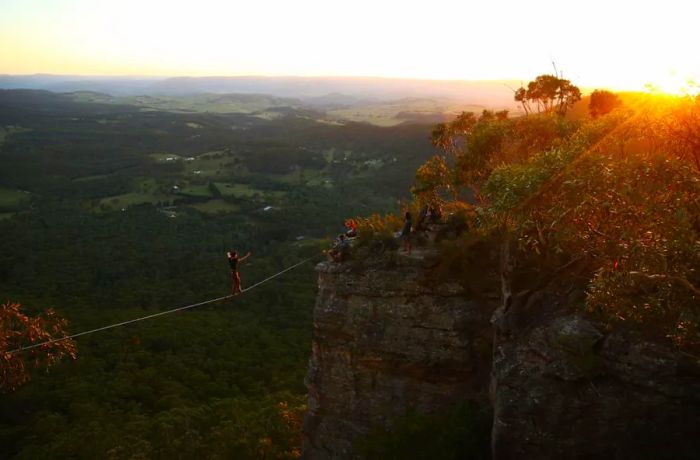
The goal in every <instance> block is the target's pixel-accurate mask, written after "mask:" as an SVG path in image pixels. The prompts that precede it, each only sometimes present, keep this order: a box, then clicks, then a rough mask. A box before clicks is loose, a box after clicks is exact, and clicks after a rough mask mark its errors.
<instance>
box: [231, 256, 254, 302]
mask: <svg viewBox="0 0 700 460" xmlns="http://www.w3.org/2000/svg"><path fill="white" fill-rule="evenodd" d="M226 255H227V256H228V264H229V266H230V267H231V295H236V294H240V293H241V292H243V291H242V290H241V275H240V274H239V273H238V264H239V263H241V262H243V261H244V260H246V259H247V258H248V257H250V251H248V254H246V255H245V256H243V257H238V252H237V251H229V252H227V253H226Z"/></svg>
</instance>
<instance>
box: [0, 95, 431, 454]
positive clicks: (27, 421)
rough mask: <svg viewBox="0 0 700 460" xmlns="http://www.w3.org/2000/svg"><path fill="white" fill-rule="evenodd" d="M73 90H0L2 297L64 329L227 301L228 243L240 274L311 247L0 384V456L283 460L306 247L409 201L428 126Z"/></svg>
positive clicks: (290, 442)
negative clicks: (149, 102) (15, 382)
mask: <svg viewBox="0 0 700 460" xmlns="http://www.w3.org/2000/svg"><path fill="white" fill-rule="evenodd" d="M83 96H84V95H80V94H78V95H76V94H57V93H50V92H46V91H28V90H12V91H10V90H6V91H0V162H1V164H2V167H0V235H2V238H0V259H1V260H0V298H2V301H3V302H8V303H19V304H21V308H22V310H23V311H24V312H25V313H27V314H29V315H39V314H41V312H43V311H45V310H46V309H47V308H53V309H55V310H56V312H57V313H58V314H59V315H60V316H61V317H63V318H66V319H67V320H68V322H69V324H68V326H67V328H66V331H67V332H69V333H78V332H81V331H84V330H88V329H92V328H98V327H101V326H104V325H106V324H112V323H117V322H120V321H125V320H129V319H132V318H136V317H140V316H145V315H148V314H151V313H155V312H158V311H161V310H165V309H169V308H174V307H179V306H182V305H187V304H191V303H196V302H199V301H203V300H206V299H211V298H217V297H220V296H224V295H227V294H228V292H229V290H230V279H229V277H230V275H229V270H228V263H227V260H226V255H225V253H226V251H228V250H230V249H238V250H239V251H243V252H246V251H251V252H252V256H251V258H250V259H249V260H248V261H246V262H245V263H244V264H243V266H242V268H241V272H242V278H243V286H244V287H245V286H246V285H251V284H252V283H254V282H257V281H260V280H262V279H264V278H266V277H267V276H270V275H272V274H274V273H277V272H279V271H280V270H282V269H284V268H285V267H288V266H291V265H293V264H294V263H297V262H299V261H301V260H303V259H305V258H308V257H312V258H313V259H312V260H311V261H310V262H309V263H307V264H305V265H302V266H300V267H299V268H298V269H297V270H294V271H292V272H289V273H286V274H285V275H284V276H281V277H279V278H276V279H274V280H272V281H270V282H269V283H267V284H265V285H262V286H260V287H259V288H257V289H255V290H253V291H251V292H249V293H246V294H245V295H242V296H238V297H236V298H234V299H231V300H226V301H224V302H220V303H217V304H212V305H207V306H204V307H202V308H199V309H196V310H190V311H183V312H180V313H177V314H173V315H169V316H163V317H159V318H155V319H153V320H149V321H144V322H141V323H138V324H133V325H128V326H125V327H120V328H116V329H112V330H109V331H103V332H100V333H95V334H91V335H88V336H84V337H81V338H78V339H76V345H77V359H75V360H72V359H70V358H66V359H63V360H62V361H61V362H60V363H58V364H56V365H54V366H53V367H51V368H50V369H49V370H48V371H45V370H43V369H41V370H37V371H34V372H33V373H31V375H29V377H30V380H29V381H28V382H27V383H25V384H24V385H22V386H20V387H19V388H18V389H16V390H15V391H11V392H5V393H4V394H3V395H2V404H0V457H2V458H20V459H30V458H31V459H40V458H47V459H48V458H85V459H91V458H95V457H94V456H95V453H97V452H102V453H105V455H104V457H105V458H263V457H264V458H294V457H296V456H297V455H298V449H299V446H300V435H301V434H300V430H301V429H300V425H299V424H300V420H301V415H302V413H303V409H304V404H305V388H304V386H303V379H304V373H305V371H306V362H307V360H308V357H309V353H310V344H311V340H310V336H311V324H312V320H311V312H312V308H313V304H314V296H315V273H314V271H313V264H314V261H318V260H321V259H320V258H321V257H322V250H323V249H326V248H327V247H328V245H329V242H330V238H331V237H333V236H335V235H336V234H337V233H339V232H341V231H343V230H344V228H343V221H344V219H345V218H347V217H350V216H354V215H367V214H371V213H374V212H383V211H389V210H395V209H397V208H398V204H397V200H401V199H404V200H405V199H407V198H408V187H407V184H410V182H411V180H412V177H413V176H414V174H415V170H416V168H417V167H418V166H419V165H420V164H421V163H422V162H423V161H424V160H425V159H426V158H427V155H428V154H429V153H430V143H429V133H430V126H429V125H416V124H402V125H399V126H394V127H385V128H381V127H377V126H372V125H369V124H366V123H353V122H347V123H337V122H333V123H331V122H328V121H325V120H322V119H321V117H320V115H319V114H317V113H314V112H313V111H310V110H307V109H292V108H284V109H279V108H277V109H271V110H269V111H261V112H258V113H253V114H240V113H238V114H236V113H209V112H206V111H201V112H187V111H183V110H157V109H151V108H144V107H142V106H135V105H121V104H104V103H100V102H94V101H85V100H84V99H85V98H84V97H83ZM6 390H7V388H6Z"/></svg>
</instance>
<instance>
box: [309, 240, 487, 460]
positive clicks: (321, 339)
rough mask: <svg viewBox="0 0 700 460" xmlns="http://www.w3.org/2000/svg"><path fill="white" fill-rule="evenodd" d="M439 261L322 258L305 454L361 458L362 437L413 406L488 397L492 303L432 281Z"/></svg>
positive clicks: (418, 256) (428, 407) (429, 408)
mask: <svg viewBox="0 0 700 460" xmlns="http://www.w3.org/2000/svg"><path fill="white" fill-rule="evenodd" d="M384 262H387V261H384ZM434 264H435V254H432V253H427V252H422V253H415V254H414V256H412V257H408V256H398V257H396V258H395V259H393V261H389V262H388V263H383V264H382V265H368V264H367V263H364V264H363V265H362V266H359V265H358V264H356V263H351V262H350V263H345V264H333V263H322V264H319V265H318V267H317V270H318V272H319V294H318V299H317V302H316V307H315V312H314V333H313V353H312V357H311V360H310V363H309V370H308V374H307V378H306V385H307V387H308V390H309V403H308V413H307V415H306V419H305V445H304V456H305V458H313V459H324V458H355V454H354V449H353V446H354V443H355V441H356V440H357V439H358V438H360V437H362V436H363V435H365V434H367V433H368V432H370V431H371V430H372V429H374V428H377V427H386V426H390V425H391V423H392V421H393V420H394V419H395V418H396V417H399V416H401V415H404V414H405V413H406V412H407V411H408V410H413V411H416V412H418V413H430V412H434V411H438V410H440V409H442V408H445V407H449V406H451V405H454V404H455V403H457V402H461V401H466V400H474V399H480V400H484V401H486V400H487V398H488V381H489V375H490V361H491V341H492V339H491V337H492V334H491V330H490V329H491V326H490V324H489V319H490V316H491V312H492V310H493V306H489V305H488V302H487V301H484V300H477V299H475V298H473V296H469V295H467V293H466V292H465V291H464V290H463V288H462V287H461V286H460V285H459V284H458V283H455V282H450V281H445V280H442V281H441V280H436V279H431V276H430V274H431V266H432V265H434Z"/></svg>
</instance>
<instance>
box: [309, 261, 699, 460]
mask: <svg viewBox="0 0 700 460" xmlns="http://www.w3.org/2000/svg"><path fill="white" fill-rule="evenodd" d="M423 255H424V256H425V257H423V258H421V257H416V258H407V257H405V256H399V257H398V258H397V259H396V260H395V263H394V264H386V265H383V266H369V265H363V266H357V265H353V264H351V263H348V264H343V265H337V264H328V263H323V264H320V265H319V266H318V267H317V269H318V271H319V294H318V299H317V302H316V307H315V319H314V337H313V354H312V357H311V360H310V363H309V371H308V375H307V381H306V384H307V387H308V389H309V406H308V413H307V416H306V420H305V436H306V437H305V445H304V456H305V457H306V458H313V459H325V458H339V459H345V458H356V454H355V453H354V451H353V445H354V442H355V441H356V440H357V439H358V438H360V437H362V436H363V435H364V434H366V433H368V432H369V431H370V430H372V429H373V428H375V427H377V426H383V427H389V426H391V424H392V421H393V420H394V419H396V418H397V417H398V416H401V415H402V414H404V413H405V412H406V411H407V410H409V409H414V410H415V411H417V412H425V413H428V412H435V411H439V410H440V409H442V408H445V407H449V406H451V405H453V404H455V403H456V402H460V401H466V400H478V401H489V398H490V402H491V404H492V407H493V415H494V418H493V427H492V453H493V458H495V459H520V458H538V459H560V458H571V459H597V458H619V459H626V458H644V459H646V458H654V459H663V458H668V459H671V458H673V459H683V458H697V452H698V451H700V436H698V433H699V431H698V430H700V361H699V360H698V358H697V357H695V356H691V355H689V354H686V353H681V352H679V351H677V350H674V349H672V348H671V347H670V346H668V345H664V344H662V343H660V342H655V341H650V340H648V339H644V338H642V337H641V336H639V335H637V334H633V333H632V332H629V331H627V332H625V331H622V330H609V329H607V328H606V327H605V326H604V325H602V324H598V323H596V322H595V321H593V320H591V319H589V318H584V317H583V316H581V315H580V314H578V313H577V312H576V311H575V309H574V308H572V307H571V306H570V305H568V303H567V301H566V300H564V299H566V298H567V297H566V293H565V292H549V293H540V294H538V295H532V296H531V297H530V298H529V299H528V301H527V302H525V303H524V304H518V303H517V302H516V303H515V304H512V305H509V306H508V309H504V308H503V307H500V308H495V307H496V306H497V305H494V304H495V303H497V302H496V301H495V300H494V299H490V300H488V301H485V300H477V299H475V298H474V296H470V295H468V294H467V293H466V292H465V291H464V290H462V288H461V287H460V285H459V284H458V283H455V282H444V281H443V282H438V281H436V280H435V279H432V278H431V273H432V271H433V270H432V267H433V266H434V265H435V258H436V256H434V255H430V254H427V255H426V254H423Z"/></svg>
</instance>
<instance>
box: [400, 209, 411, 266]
mask: <svg viewBox="0 0 700 460" xmlns="http://www.w3.org/2000/svg"><path fill="white" fill-rule="evenodd" d="M411 227H413V221H412V219H411V213H410V212H409V211H406V214H404V221H403V228H402V229H401V236H400V237H401V239H402V240H403V249H404V251H406V252H407V253H408V255H409V256H410V255H411Z"/></svg>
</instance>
